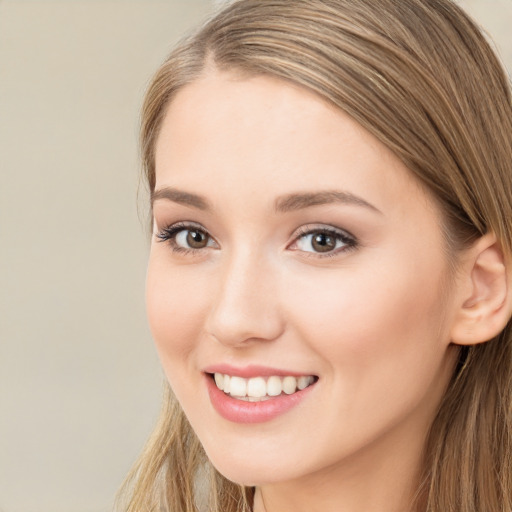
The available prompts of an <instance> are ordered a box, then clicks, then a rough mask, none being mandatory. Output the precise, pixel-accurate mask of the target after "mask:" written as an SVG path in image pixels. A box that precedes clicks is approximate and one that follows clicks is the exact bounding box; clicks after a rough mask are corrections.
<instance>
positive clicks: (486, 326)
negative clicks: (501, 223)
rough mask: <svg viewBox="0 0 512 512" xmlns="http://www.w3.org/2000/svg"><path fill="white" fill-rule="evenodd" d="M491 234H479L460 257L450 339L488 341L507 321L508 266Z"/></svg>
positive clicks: (510, 302) (510, 301) (510, 305)
mask: <svg viewBox="0 0 512 512" xmlns="http://www.w3.org/2000/svg"><path fill="white" fill-rule="evenodd" d="M507 267H508V265H507V261H506V260H505V258H504V256H503V251H502V250H501V247H500V245H499V243H498V242H497V240H496V237H495V236H494V234H487V235H484V236H483V237H481V238H479V239H478V240H477V242H476V243H475V244H474V245H473V246H472V247H471V248H470V249H468V251H467V253H466V255H465V257H464V261H463V269H462V272H463V275H462V281H463V282H462V283H461V291H462V294H461V295H462V297H461V305H460V307H459V310H458V312H457V315H456V318H455V320H454V323H453V325H452V330H451V341H452V343H455V344H457V345H475V344H477V343H483V342H486V341H489V340H490V339H492V338H494V337H495V336H496V335H498V334H499V333H500V332H501V331H502V330H503V329H504V328H505V326H506V325H507V322H508V321H509V319H510V315H511V311H512V293H511V283H510V276H509V273H510V268H507Z"/></svg>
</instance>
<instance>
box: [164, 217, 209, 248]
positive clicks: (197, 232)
mask: <svg viewBox="0 0 512 512" xmlns="http://www.w3.org/2000/svg"><path fill="white" fill-rule="evenodd" d="M156 236H157V238H158V239H159V240H160V241H161V242H168V243H169V245H170V246H171V249H172V250H173V251H175V252H193V251H200V250H201V249H206V248H208V247H217V244H216V243H215V241H214V240H213V238H212V237H211V236H210V235H209V234H208V232H207V231H206V230H205V229H203V228H201V227H199V226H196V225H195V224H185V223H181V222H179V223H177V224H173V225H172V226H168V227H165V228H163V229H162V230H161V231H160V232H158V233H157V234H156Z"/></svg>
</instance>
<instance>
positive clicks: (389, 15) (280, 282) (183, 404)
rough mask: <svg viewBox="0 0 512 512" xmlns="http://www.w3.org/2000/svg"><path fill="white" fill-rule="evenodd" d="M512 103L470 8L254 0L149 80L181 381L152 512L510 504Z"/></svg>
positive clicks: (491, 507)
mask: <svg viewBox="0 0 512 512" xmlns="http://www.w3.org/2000/svg"><path fill="white" fill-rule="evenodd" d="M511 134H512V107H511V95H510V89H509V84H508V81H507V78H506V75H505V73H504V72H503V69H502V68H501V67H500V64H499V63H498V61H497V59H496V57H495V56H494V54H493V53H492V51H491V50H490V48H489V46H488V44H487V43H486V41H485V39H484V37H483V36H482V35H481V34H480V32H479V31H478V29H477V28H476V27H475V25H474V24H473V23H472V22H471V21H470V20H469V19H468V17H467V16H466V15H465V14H464V13H463V12H462V11H461V9H460V8H458V7H457V6H456V5H454V4H453V3H452V2H450V1H449V0H400V1H396V0H379V1H374V0H357V1H356V0H241V1H238V2H234V3H233V4H232V5H230V6H228V7H227V8H226V9H225V10H224V11H222V12H221V13H220V14H218V15H217V16H216V17H215V18H214V19H212V20H211V21H209V22H208V23H207V24H206V25H205V26H204V27H202V28H201V29H200V31H199V32H197V33H196V34H195V35H194V36H193V37H191V38H190V39H188V40H186V41H184V42H183V43H181V44H180V45H179V46H178V47H177V48H176V49H175V50H174V51H173V53H172V54H171V56H170V57H169V58H168V60H167V61H166V62H165V63H164V64H163V65H162V67H161V68H160V69H159V70H158V72H157V74H156V76H155V78H154V80H153V82H152V84H151V86H150V88H149V91H148V93H147V97H146V101H145V105H144V110H143V120H142V152H143V161H144V166H145V170H146V177H147V182H148V185H149V190H150V194H151V202H152V230H153V235H152V242H151V254H150V259H149V270H148V281H147V305H148V316H149V322H150V327H151V330H152V333H153V336H154V339H155V342H156V346H157V349H158V352H159V355H160V359H161V362H162V365H163V368H164V371H165V373H166V376H167V380H168V382H169V384H170V387H168V388H167V392H166V396H165V401H164V407H163V411H162V416H161V419H160V422H159V424H158V426H157V428H156V430H155V433H154V435H153V437H152V438H151V440H150V441H149V444H148V445H147V448H146V449H145V451H144V453H143V455H142V457H141V459H140V462H139V463H138V465H137V467H136V468H135V469H134V470H133V472H132V475H131V477H130V479H129V482H128V485H127V487H126V489H125V493H126V495H127V496H128V500H127V504H126V505H125V508H124V510H128V511H131V512H135V511H136V512H140V511H142V510H148V511H173V512H178V511H179V512H184V511H187V512H188V511H192V510H211V511H219V512H220V511H222V512H231V511H233V512H234V511H250V510H253V511H254V512H276V511H277V512H287V511H294V512H299V511H308V512H312V511H322V512H329V511H333V512H334V511H336V512H338V511H343V512H358V511H365V512H368V511H371V512H412V511H415V512H451V511H453V512H476V511H478V512H498V511H500V512H511V511H512V465H511V456H512V452H511V434H512V429H511V419H512V418H511V414H512V407H511V389H512V387H511V384H512V383H511V377H512V368H511V364H512V335H511V330H510V322H509V321H510V317H511V311H512V293H511V291H510V287H511V284H512V283H511V277H510V276H511V256H512V138H511Z"/></svg>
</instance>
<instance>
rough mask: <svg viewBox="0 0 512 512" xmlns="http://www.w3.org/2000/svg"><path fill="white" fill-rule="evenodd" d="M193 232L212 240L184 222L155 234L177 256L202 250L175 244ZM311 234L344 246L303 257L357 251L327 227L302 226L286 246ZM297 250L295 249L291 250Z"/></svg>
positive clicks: (342, 234)
mask: <svg viewBox="0 0 512 512" xmlns="http://www.w3.org/2000/svg"><path fill="white" fill-rule="evenodd" d="M189 230H190V231H195V232H199V233H202V234H203V235H204V236H206V237H208V238H209V239H210V240H213V238H212V237H211V236H210V235H209V234H208V232H207V231H206V230H205V229H203V228H201V227H200V226H199V225H197V224H192V223H190V224H189V223H186V222H178V223H176V224H172V225H170V226H167V227H164V228H162V229H161V230H160V231H159V232H158V233H156V237H157V238H158V241H159V242H167V243H168V244H169V245H170V246H171V250H172V251H173V252H175V253H179V254H183V255H186V254H197V253H198V252H200V251H201V250H202V249H194V248H186V247H182V246H180V245H178V244H177V242H176V235H178V233H180V232H181V231H189ZM313 234H326V235H329V236H332V237H334V239H335V240H336V241H341V242H342V243H343V244H344V246H343V247H341V248H338V249H335V250H332V251H329V252H326V253H324V254H322V253H321V252H314V251H301V252H302V253H304V255H305V257H308V258H309V257H311V258H332V257H334V256H337V255H338V254H340V253H342V252H347V251H352V250H354V249H357V247H358V246H359V243H358V241H357V239H356V237H354V236H353V235H351V234H350V233H348V232H347V231H344V230H341V229H336V228H333V227H327V226H311V225H308V226H302V227H300V228H299V229H298V231H297V233H296V234H295V236H294V240H293V242H292V243H291V244H289V245H288V247H290V246H291V245H294V244H297V243H298V242H299V241H300V239H301V238H304V237H306V236H309V235H313ZM293 250H297V249H293Z"/></svg>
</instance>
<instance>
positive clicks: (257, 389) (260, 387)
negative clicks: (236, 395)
mask: <svg viewBox="0 0 512 512" xmlns="http://www.w3.org/2000/svg"><path fill="white" fill-rule="evenodd" d="M266 394H267V385H266V384H265V379H263V377H254V378H252V379H249V382H248V383H247V396H251V397H253V398H261V397H262V396H265V395H266Z"/></svg>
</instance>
